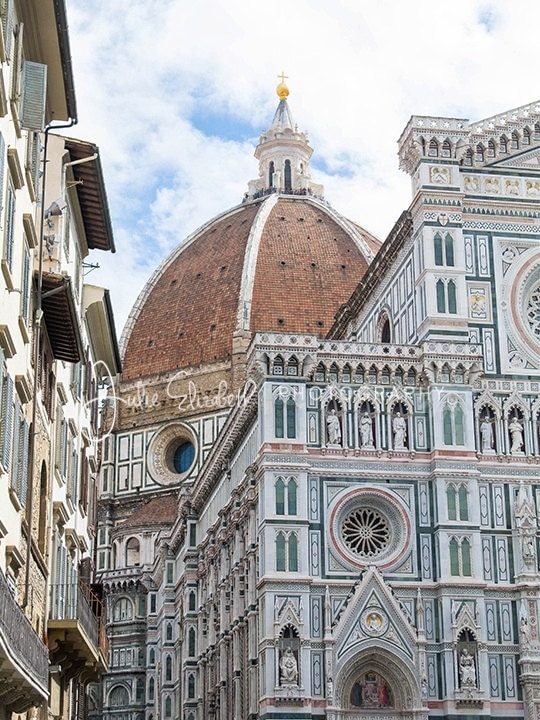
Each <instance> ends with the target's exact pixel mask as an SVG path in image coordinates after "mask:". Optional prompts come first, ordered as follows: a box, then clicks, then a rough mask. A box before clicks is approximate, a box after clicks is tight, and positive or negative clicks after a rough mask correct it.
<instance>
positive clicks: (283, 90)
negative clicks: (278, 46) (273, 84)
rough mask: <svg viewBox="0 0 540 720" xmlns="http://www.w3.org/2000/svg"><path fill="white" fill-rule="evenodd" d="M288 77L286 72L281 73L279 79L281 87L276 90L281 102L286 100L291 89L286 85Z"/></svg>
mask: <svg viewBox="0 0 540 720" xmlns="http://www.w3.org/2000/svg"><path fill="white" fill-rule="evenodd" d="M287 77H288V75H285V73H284V72H282V73H281V75H278V78H279V79H280V80H281V82H280V83H279V85H278V86H277V88H276V93H277V95H278V97H279V99H280V100H286V98H287V96H288V94H289V88H288V87H287V85H286V84H285V78H287Z"/></svg>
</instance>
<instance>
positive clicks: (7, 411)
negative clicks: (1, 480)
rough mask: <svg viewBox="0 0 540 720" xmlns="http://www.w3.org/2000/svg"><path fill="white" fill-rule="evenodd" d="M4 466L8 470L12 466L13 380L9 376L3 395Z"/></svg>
mask: <svg viewBox="0 0 540 720" xmlns="http://www.w3.org/2000/svg"><path fill="white" fill-rule="evenodd" d="M2 406H3V412H2V465H3V466H4V470H8V468H9V466H10V464H11V441H12V436H13V380H12V379H11V377H10V376H9V375H8V376H7V377H6V381H5V383H4V388H3V393H2Z"/></svg>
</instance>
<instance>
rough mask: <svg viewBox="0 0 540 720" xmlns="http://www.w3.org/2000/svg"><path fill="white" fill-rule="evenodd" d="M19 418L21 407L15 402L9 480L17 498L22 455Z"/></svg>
mask: <svg viewBox="0 0 540 720" xmlns="http://www.w3.org/2000/svg"><path fill="white" fill-rule="evenodd" d="M20 416H21V406H20V404H19V402H18V401H16V402H15V404H14V406H13V420H12V428H13V438H12V457H11V472H10V478H11V487H12V488H13V490H15V492H16V493H17V497H18V496H19V485H18V481H19V462H20V459H21V453H22V448H21V447H20V445H19V429H20V427H19V425H20Z"/></svg>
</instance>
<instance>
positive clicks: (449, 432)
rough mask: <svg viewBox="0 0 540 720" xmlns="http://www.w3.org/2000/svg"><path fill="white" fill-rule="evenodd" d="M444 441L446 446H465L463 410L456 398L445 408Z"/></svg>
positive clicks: (450, 400)
mask: <svg viewBox="0 0 540 720" xmlns="http://www.w3.org/2000/svg"><path fill="white" fill-rule="evenodd" d="M443 439H444V444H445V445H465V432H464V426H463V408H462V407H461V404H460V402H459V400H457V398H456V397H455V396H451V397H450V398H448V399H447V401H446V403H445V405H444V408H443Z"/></svg>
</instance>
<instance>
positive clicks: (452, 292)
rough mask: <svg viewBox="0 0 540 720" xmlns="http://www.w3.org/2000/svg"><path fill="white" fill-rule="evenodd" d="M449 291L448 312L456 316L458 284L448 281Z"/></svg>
mask: <svg viewBox="0 0 540 720" xmlns="http://www.w3.org/2000/svg"><path fill="white" fill-rule="evenodd" d="M447 291H448V312H449V313H450V314H451V315H455V314H456V313H457V301H456V283H455V282H454V281H453V280H449V281H448V284H447Z"/></svg>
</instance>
